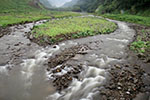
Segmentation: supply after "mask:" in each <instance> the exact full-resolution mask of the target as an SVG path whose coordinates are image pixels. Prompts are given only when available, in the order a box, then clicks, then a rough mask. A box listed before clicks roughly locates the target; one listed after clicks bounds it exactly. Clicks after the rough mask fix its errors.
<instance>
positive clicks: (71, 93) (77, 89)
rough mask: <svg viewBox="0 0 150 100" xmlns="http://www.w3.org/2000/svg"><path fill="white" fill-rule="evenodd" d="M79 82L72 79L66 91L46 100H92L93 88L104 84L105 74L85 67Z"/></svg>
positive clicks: (91, 67) (103, 71) (100, 70)
mask: <svg viewBox="0 0 150 100" xmlns="http://www.w3.org/2000/svg"><path fill="white" fill-rule="evenodd" d="M86 68H87V69H86V70H85V71H84V72H83V73H82V75H81V76H83V77H82V79H81V80H77V79H73V82H72V83H71V85H70V86H69V88H68V89H66V90H64V91H62V92H61V93H58V92H57V93H55V94H53V95H50V96H49V97H47V100H89V99H90V100H92V99H91V98H92V94H94V93H95V92H97V91H98V90H97V91H95V88H97V87H99V86H102V85H103V84H105V82H106V80H105V79H106V77H107V72H106V71H105V70H104V69H100V68H96V67H94V66H86Z"/></svg>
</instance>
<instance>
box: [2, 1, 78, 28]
mask: <svg viewBox="0 0 150 100" xmlns="http://www.w3.org/2000/svg"><path fill="white" fill-rule="evenodd" d="M32 1H33V0H0V26H1V27H6V26H8V25H12V24H18V23H24V22H31V21H37V20H40V19H50V18H60V17H68V16H79V15H80V14H78V13H73V12H56V11H49V10H46V9H45V8H44V7H43V6H42V5H41V4H40V3H38V8H35V7H34V5H32V6H31V2H32Z"/></svg>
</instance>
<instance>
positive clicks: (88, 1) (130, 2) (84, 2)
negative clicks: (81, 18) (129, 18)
mask: <svg viewBox="0 0 150 100" xmlns="http://www.w3.org/2000/svg"><path fill="white" fill-rule="evenodd" d="M149 5H150V0H79V1H78V3H77V5H76V6H78V8H80V9H81V10H82V11H87V12H96V13H98V14H104V13H128V14H129V13H130V14H139V15H145V16H150V7H149Z"/></svg>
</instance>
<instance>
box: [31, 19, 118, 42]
mask: <svg viewBox="0 0 150 100" xmlns="http://www.w3.org/2000/svg"><path fill="white" fill-rule="evenodd" d="M116 28H117V25H116V24H115V23H112V22H109V21H106V20H104V19H99V18H94V17H84V18H81V17H76V18H72V19H70V18H69V19H59V20H52V21H49V22H47V23H45V24H42V25H39V26H35V27H34V29H33V30H32V35H33V36H34V38H35V39H38V42H41V43H42V42H45V41H46V42H48V43H49V44H52V43H55V42H59V41H62V40H66V39H72V38H80V37H86V36H93V35H96V34H105V33H110V32H113V31H114V30H115V29H116Z"/></svg>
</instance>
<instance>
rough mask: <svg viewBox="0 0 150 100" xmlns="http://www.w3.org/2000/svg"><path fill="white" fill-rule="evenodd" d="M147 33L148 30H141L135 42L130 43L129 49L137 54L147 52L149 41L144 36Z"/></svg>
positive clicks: (149, 45) (149, 47)
mask: <svg viewBox="0 0 150 100" xmlns="http://www.w3.org/2000/svg"><path fill="white" fill-rule="evenodd" d="M147 33H149V30H144V29H142V30H141V34H140V35H138V36H137V38H136V41H134V42H133V43H131V46H130V49H131V50H133V51H135V52H137V53H145V52H146V51H147V50H150V41H149V38H147V36H146V34H147Z"/></svg>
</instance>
